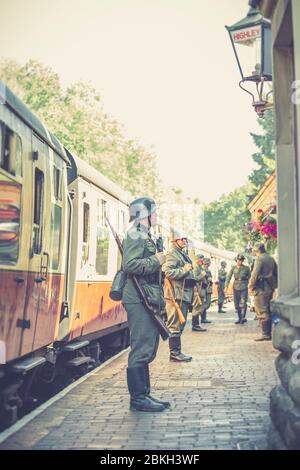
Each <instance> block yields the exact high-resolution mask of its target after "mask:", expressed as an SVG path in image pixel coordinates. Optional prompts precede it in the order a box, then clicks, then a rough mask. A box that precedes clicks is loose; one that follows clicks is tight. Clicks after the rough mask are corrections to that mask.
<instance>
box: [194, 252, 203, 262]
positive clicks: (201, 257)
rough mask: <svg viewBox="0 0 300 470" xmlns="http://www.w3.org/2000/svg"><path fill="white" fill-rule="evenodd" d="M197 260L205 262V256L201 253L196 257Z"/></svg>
mask: <svg viewBox="0 0 300 470" xmlns="http://www.w3.org/2000/svg"><path fill="white" fill-rule="evenodd" d="M196 258H197V259H203V260H204V255H202V254H201V253H199V254H198V255H196Z"/></svg>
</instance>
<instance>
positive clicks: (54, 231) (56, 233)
mask: <svg viewBox="0 0 300 470" xmlns="http://www.w3.org/2000/svg"><path fill="white" fill-rule="evenodd" d="M61 213H62V208H61V207H60V206H58V205H57V204H53V205H52V210H51V247H50V257H51V268H52V269H57V268H58V266H59V253H60V239H61V237H60V234H61Z"/></svg>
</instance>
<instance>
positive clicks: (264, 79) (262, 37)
mask: <svg viewBox="0 0 300 470" xmlns="http://www.w3.org/2000/svg"><path fill="white" fill-rule="evenodd" d="M226 29H227V31H228V33H229V37H230V40H231V44H232V47H233V50H234V54H235V58H236V61H237V64H238V68H239V71H240V74H241V81H240V82H239V86H240V88H242V90H244V91H246V92H247V93H249V94H250V95H251V96H252V105H253V106H254V109H255V111H256V112H257V114H258V116H260V117H261V116H263V114H264V112H265V110H266V109H268V108H270V107H272V103H270V102H269V101H268V100H269V97H270V95H271V93H272V89H271V87H270V83H271V82H272V58H271V22H270V21H269V20H268V19H266V18H264V17H263V16H262V14H261V13H260V11H259V8H258V7H250V9H249V11H248V14H247V16H246V17H245V18H243V19H242V20H240V21H238V22H237V23H235V24H234V25H232V26H226ZM268 82H269V83H268ZM245 84H247V86H250V89H251V86H252V84H253V85H254V86H255V88H256V92H257V98H255V95H254V94H253V93H252V92H251V91H250V90H249V89H247V88H245ZM265 85H266V86H265Z"/></svg>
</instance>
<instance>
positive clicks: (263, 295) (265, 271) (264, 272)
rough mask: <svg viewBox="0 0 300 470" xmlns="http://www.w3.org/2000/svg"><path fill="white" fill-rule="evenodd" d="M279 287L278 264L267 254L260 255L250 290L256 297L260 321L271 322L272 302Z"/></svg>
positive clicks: (254, 269) (250, 283)
mask: <svg viewBox="0 0 300 470" xmlns="http://www.w3.org/2000/svg"><path fill="white" fill-rule="evenodd" d="M276 287H277V263H276V261H275V260H274V258H273V257H272V256H270V255H268V254H267V253H262V254H261V255H259V256H258V257H257V258H256V259H255V261H254V266H253V271H252V274H251V278H250V281H249V290H250V293H251V294H252V295H254V306H255V312H256V315H257V317H258V319H259V320H270V318H271V312H270V301H271V299H272V297H273V293H274V290H275V289H276Z"/></svg>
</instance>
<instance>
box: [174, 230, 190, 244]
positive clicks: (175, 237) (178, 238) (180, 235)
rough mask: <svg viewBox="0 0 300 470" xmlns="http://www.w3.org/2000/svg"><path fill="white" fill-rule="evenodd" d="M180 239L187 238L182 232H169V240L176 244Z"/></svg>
mask: <svg viewBox="0 0 300 470" xmlns="http://www.w3.org/2000/svg"><path fill="white" fill-rule="evenodd" d="M182 238H186V239H187V238H188V236H187V234H186V232H184V231H183V230H177V229H172V231H171V240H172V241H173V242H176V240H181V239H182Z"/></svg>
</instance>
